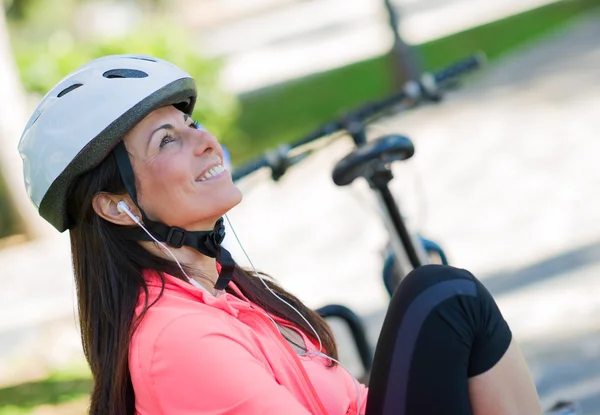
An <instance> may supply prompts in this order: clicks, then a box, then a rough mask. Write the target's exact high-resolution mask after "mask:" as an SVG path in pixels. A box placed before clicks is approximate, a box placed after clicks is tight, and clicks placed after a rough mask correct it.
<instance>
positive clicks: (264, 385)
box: [129, 272, 367, 415]
mask: <svg viewBox="0 0 600 415" xmlns="http://www.w3.org/2000/svg"><path fill="white" fill-rule="evenodd" d="M145 277H146V280H147V281H148V286H149V294H150V295H149V303H152V302H153V301H154V300H155V299H156V298H157V297H158V295H159V293H160V291H161V284H160V279H159V277H158V276H157V275H156V273H154V272H147V273H146V274H145ZM230 285H231V286H232V288H233V289H234V290H235V291H236V293H238V294H239V295H240V296H241V294H240V293H239V290H238V289H237V287H235V285H234V284H233V283H231V284H230ZM241 297H242V299H239V298H237V297H235V296H233V295H231V294H223V295H221V296H220V297H218V298H217V297H213V296H212V295H210V294H208V293H206V292H205V291H203V290H202V289H199V288H196V287H194V286H193V285H191V284H189V283H187V282H183V281H181V280H179V279H177V278H175V277H172V276H166V281H165V288H164V292H163V294H162V296H161V297H160V299H159V300H158V301H157V302H156V304H154V305H153V306H152V307H150V309H149V310H148V312H147V313H146V315H145V316H144V318H143V319H142V321H141V323H140V325H139V327H138V328H137V330H136V331H135V333H134V335H133V338H132V341H131V344H130V347H129V370H130V373H131V380H132V382H133V388H134V390H135V398H136V402H135V404H136V411H137V413H138V414H139V415H159V414H169V415H170V414H177V415H192V414H193V415H199V414H210V415H238V414H240V415H241V414H244V415H254V414H257V415H258V414H260V415H269V414H277V415H281V414H284V415H309V414H318V415H356V413H357V408H356V406H357V394H356V387H355V383H354V381H353V379H352V377H351V376H350V374H349V373H347V372H346V371H345V370H344V369H343V368H342V367H340V366H339V365H336V366H335V367H333V368H332V367H328V366H327V361H326V360H325V359H324V358H321V357H314V356H311V357H306V356H304V357H298V356H297V355H296V353H295V352H294V351H293V349H292V348H291V346H290V345H289V343H288V342H287V341H286V340H285V338H284V337H283V336H282V335H281V334H280V333H279V331H278V330H277V329H276V328H275V326H274V324H273V322H271V321H270V320H269V318H268V317H267V316H265V315H264V312H263V311H262V310H261V309H260V308H259V307H258V306H256V305H254V304H251V303H250V302H249V301H248V300H247V299H245V297H243V296H241ZM141 307H143V296H142V299H141V300H140V303H139V304H138V308H137V310H136V311H137V313H139V312H140V311H141ZM278 322H281V321H278ZM281 323H284V322H281ZM303 338H304V341H305V343H306V345H307V347H309V348H310V349H312V350H316V348H315V345H314V344H313V343H312V342H310V339H308V338H307V337H306V336H303ZM359 393H360V394H361V399H360V401H361V409H360V413H364V410H365V409H364V408H365V406H366V399H367V388H366V387H364V386H363V385H360V387H359Z"/></svg>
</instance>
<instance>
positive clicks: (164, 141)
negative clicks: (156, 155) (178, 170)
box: [158, 134, 175, 148]
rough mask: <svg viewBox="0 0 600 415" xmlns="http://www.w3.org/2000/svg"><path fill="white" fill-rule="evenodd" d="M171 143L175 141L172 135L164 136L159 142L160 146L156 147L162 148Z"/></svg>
mask: <svg viewBox="0 0 600 415" xmlns="http://www.w3.org/2000/svg"><path fill="white" fill-rule="evenodd" d="M171 141H175V138H173V136H172V135H170V134H167V135H165V136H164V138H163V139H162V140H161V141H160V145H159V146H158V147H159V148H163V147H164V146H166V145H167V144H169V143H170V142H171Z"/></svg>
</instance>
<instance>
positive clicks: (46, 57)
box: [13, 18, 238, 137]
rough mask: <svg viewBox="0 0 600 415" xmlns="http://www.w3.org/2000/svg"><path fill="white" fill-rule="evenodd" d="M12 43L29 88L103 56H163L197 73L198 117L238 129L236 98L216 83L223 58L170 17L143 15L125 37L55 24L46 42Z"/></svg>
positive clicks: (48, 84)
mask: <svg viewBox="0 0 600 415" xmlns="http://www.w3.org/2000/svg"><path fill="white" fill-rule="evenodd" d="M13 43H14V50H15V56H16V60H17V65H18V67H19V69H20V73H21V79H22V81H23V84H24V86H25V89H26V90H28V91H30V92H37V93H40V94H43V93H46V92H47V91H48V90H49V89H50V88H52V86H54V85H55V84H56V83H57V82H58V81H59V80H60V79H61V78H62V77H64V76H65V75H66V74H68V73H69V72H71V71H72V70H74V69H76V68H78V67H79V66H81V65H83V64H84V63H86V62H88V61H90V60H92V59H94V58H97V57H100V56H104V55H111V54H121V53H135V54H145V55H151V56H155V57H159V58H163V59H165V60H167V61H169V62H172V63H174V64H175V65H177V66H179V67H181V68H182V69H184V70H186V71H187V72H188V73H190V75H192V76H193V77H194V78H195V79H196V81H197V83H198V96H199V98H198V100H197V103H196V109H195V111H194V117H195V119H197V120H198V121H199V122H200V123H202V124H203V125H205V126H206V127H207V128H208V129H209V130H210V131H211V132H212V133H214V134H215V135H217V137H223V136H225V135H227V134H232V133H233V132H234V131H235V120H236V117H237V113H238V104H237V99H236V98H235V97H234V96H232V95H230V94H227V93H225V92H223V91H222V90H221V89H220V88H219V86H218V76H219V66H220V65H219V62H217V61H209V60H206V59H204V58H202V57H201V56H200V54H199V51H198V50H197V48H195V47H194V45H193V44H192V42H191V41H190V39H189V35H188V34H187V33H186V32H185V31H184V30H182V29H180V28H179V27H178V25H177V24H176V23H175V22H172V21H169V20H168V19H164V18H160V19H153V20H148V19H145V20H143V21H142V23H140V24H139V25H137V26H136V27H135V28H134V29H133V30H132V31H131V32H130V33H129V34H127V35H125V36H123V37H115V38H106V39H103V40H100V41H94V40H76V39H74V38H73V37H72V35H71V34H70V33H69V32H67V31H64V30H57V31H55V32H54V33H53V34H52V35H50V36H49V38H48V39H47V40H46V41H44V42H27V43H24V42H19V41H18V40H15V41H14V42H13Z"/></svg>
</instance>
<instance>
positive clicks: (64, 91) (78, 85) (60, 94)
mask: <svg viewBox="0 0 600 415" xmlns="http://www.w3.org/2000/svg"><path fill="white" fill-rule="evenodd" d="M80 86H83V84H73V85H71V86H70V87H67V88H65V89H63V90H62V91H60V93H59V94H58V95H57V97H58V98H60V97H62V96H63V95H67V94H68V93H69V92H71V91H72V90H74V89H77V88H79V87H80Z"/></svg>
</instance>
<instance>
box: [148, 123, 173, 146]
mask: <svg viewBox="0 0 600 415" xmlns="http://www.w3.org/2000/svg"><path fill="white" fill-rule="evenodd" d="M163 129H164V130H172V129H173V126H172V125H171V124H163V125H161V126H160V127H158V128H157V129H155V130H154V131H152V132H151V133H150V135H149V136H148V143H147V145H150V141H152V137H154V134H156V132H157V131H159V130H163Z"/></svg>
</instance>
